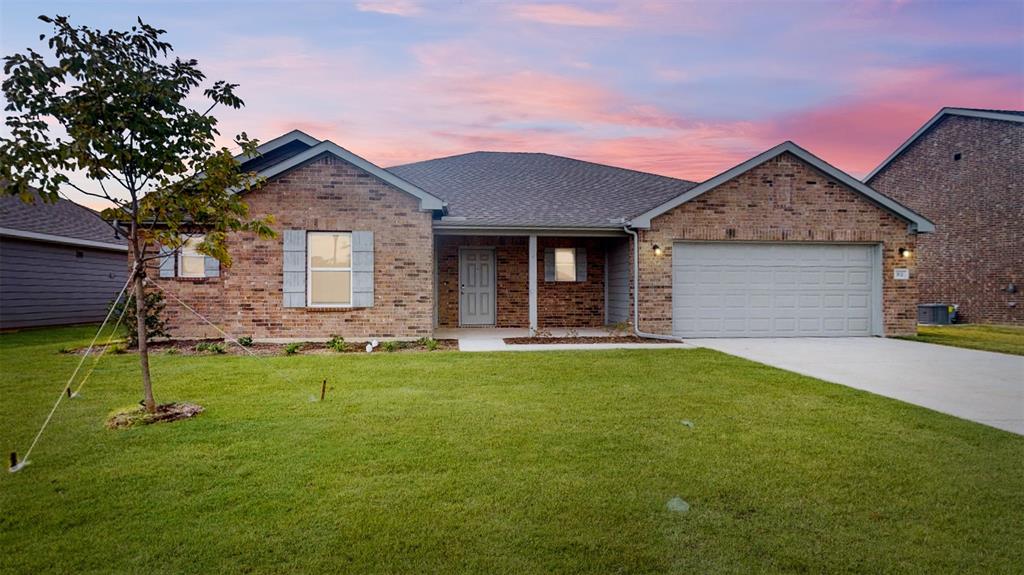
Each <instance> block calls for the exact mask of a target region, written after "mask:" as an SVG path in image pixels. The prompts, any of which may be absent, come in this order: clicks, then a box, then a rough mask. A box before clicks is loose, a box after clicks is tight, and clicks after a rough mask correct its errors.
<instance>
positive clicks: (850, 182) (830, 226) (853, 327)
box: [157, 131, 933, 339]
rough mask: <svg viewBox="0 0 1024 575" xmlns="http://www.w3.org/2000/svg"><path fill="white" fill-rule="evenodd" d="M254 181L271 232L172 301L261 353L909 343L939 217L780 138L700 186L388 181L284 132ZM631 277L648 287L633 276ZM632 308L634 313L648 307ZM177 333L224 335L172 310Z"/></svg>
mask: <svg viewBox="0 0 1024 575" xmlns="http://www.w3.org/2000/svg"><path fill="white" fill-rule="evenodd" d="M260 152H261V155H259V156H257V157H255V158H245V157H240V158H239V161H240V162H242V167H243V168H244V169H247V170H252V171H256V172H258V173H260V174H261V175H263V176H265V177H266V178H267V181H266V183H265V184H264V185H263V186H261V187H260V188H259V189H257V190H254V191H251V192H248V194H247V196H246V199H247V201H248V204H249V206H250V211H251V213H252V214H253V215H265V214H271V215H273V216H274V218H275V224H274V225H275V228H276V229H277V230H278V231H279V234H278V237H277V238H275V239H272V240H260V239H257V238H256V237H255V236H253V235H251V234H246V233H242V234H237V235H235V236H233V237H231V238H230V239H229V247H230V250H231V253H232V257H233V260H234V263H233V265H232V267H231V268H230V269H220V266H219V265H218V264H217V262H216V261H215V260H212V258H207V257H204V256H203V255H202V254H199V253H197V252H195V251H194V250H193V249H192V248H191V247H190V246H186V247H185V248H183V249H182V250H181V251H180V252H178V253H174V254H171V253H167V254H165V257H164V258H163V259H162V260H160V264H159V265H160V269H159V274H158V275H159V276H160V277H159V279H158V280H157V281H160V282H161V285H162V286H164V288H165V289H167V290H169V291H171V292H172V293H174V294H175V296H176V297H180V298H181V299H182V300H184V301H186V302H188V303H189V305H191V306H192V307H194V308H196V309H197V311H199V312H200V313H202V314H203V315H204V316H206V317H207V318H209V319H210V320H211V321H213V322H214V323H216V324H217V325H219V326H220V327H221V328H223V329H224V330H225V331H226V332H228V333H231V334H234V335H237V336H242V335H248V336H252V337H254V338H256V339H312V338H325V337H327V336H328V335H330V334H339V335H342V336H345V337H379V338H418V337H423V336H429V335H431V334H433V333H434V332H435V330H436V329H439V328H472V327H483V326H486V327H512V328H524V329H525V328H529V329H531V330H538V329H550V328H576V327H600V326H604V325H607V324H625V323H629V324H632V325H634V327H635V329H637V330H639V331H640V332H644V333H654V334H658V335H663V336H673V335H674V336H678V337H698V336H708V337H714V336H769V335H770V336H840V335H843V336H849V335H865V336H868V335H893V334H903V333H910V332H913V331H914V329H915V304H916V302H917V288H916V280H915V275H916V274H915V273H914V268H915V257H914V256H913V255H910V254H914V253H915V252H916V242H917V235H918V233H923V232H930V231H931V230H932V228H933V226H932V224H931V222H929V221H928V220H927V219H925V218H923V217H921V216H919V215H918V214H917V213H915V212H913V211H911V210H910V209H908V208H906V207H904V206H902V205H900V204H898V203H896V202H894V201H892V200H891V199H889V198H887V197H886V196H884V195H882V194H880V193H878V192H876V191H875V190H873V189H871V188H870V187H868V186H866V185H865V184H863V183H861V182H859V181H858V180H856V179H854V178H852V177H851V176H849V175H847V174H845V173H843V172H841V171H840V170H838V169H836V168H834V167H832V166H830V165H829V164H827V163H825V162H824V161H822V160H820V159H819V158H817V157H815V156H814V155H812V154H811V153H809V152H807V151H806V150H804V149H802V148H800V147H799V146H797V145H795V144H793V143H791V142H785V143H783V144H780V145H779V146H776V147H775V148H772V149H771V150H768V151H766V152H764V153H762V154H760V155H758V156H756V157H754V158H751V159H750V160H748V161H746V162H744V163H742V164H740V165H738V166H736V167H734V168H732V169H731V170H728V171H727V172H724V173H722V174H720V175H718V176H716V177H714V178H711V179H709V180H707V181H705V182H703V183H699V184H698V183H695V182H689V181H686V180H680V179H676V178H668V177H664V176H658V175H654V174H647V173H643V172H637V171H633V170H626V169H621V168H615V167H611V166H605V165H600V164H594V163H590V162H583V161H579V160H574V159H570V158H564V157H559V156H552V155H548V154H525V153H496V152H475V153H470V154H463V155H459V156H452V157H448V158H440V159H436V160H429V161H425V162H418V163H414V164H407V165H403V166H396V167H393V168H389V169H383V168H380V167H378V166H376V165H374V164H372V163H370V162H369V161H367V160H365V159H363V158H360V157H359V156H356V155H355V154H353V153H351V152H349V151H348V150H345V149H344V148H341V147H340V146H337V145H335V144H333V143H331V142H328V141H319V140H317V139H315V138H313V137H311V136H309V135H306V134H304V133H302V132H298V131H295V132H291V133H289V134H286V135H284V136H281V137H279V138H277V139H275V140H272V141H270V142H268V143H266V144H264V145H263V146H261V147H260ZM637 272H638V273H637ZM637 304H639V305H637ZM167 319H168V323H169V327H170V329H171V332H172V334H173V335H174V336H176V337H197V336H213V335H216V333H215V332H213V331H212V328H209V327H207V326H205V325H204V324H203V323H202V322H201V321H199V320H198V319H197V318H196V317H195V316H193V315H191V313H190V312H188V311H186V310H185V309H183V308H182V307H180V306H178V305H176V304H175V302H174V301H170V302H169V303H168V306H167Z"/></svg>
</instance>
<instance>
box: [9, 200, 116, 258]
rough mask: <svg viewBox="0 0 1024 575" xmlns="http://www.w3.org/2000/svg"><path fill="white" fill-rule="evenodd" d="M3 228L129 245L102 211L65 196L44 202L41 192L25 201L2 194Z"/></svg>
mask: <svg viewBox="0 0 1024 575" xmlns="http://www.w3.org/2000/svg"><path fill="white" fill-rule="evenodd" d="M0 228H7V229H12V230H19V231H23V232H31V233H36V234H46V235H50V236H61V237H64V238H73V239H77V240H86V241H90V242H101V243H105V244H116V245H123V246H127V245H128V243H127V242H126V241H125V240H124V239H123V238H121V239H117V238H115V237H114V230H113V229H112V228H111V227H110V226H109V225H107V224H106V223H105V222H104V221H103V220H101V219H100V216H99V214H97V213H96V212H94V211H92V210H90V209H89V208H86V207H84V206H80V205H78V204H76V203H74V202H70V201H68V200H65V199H60V200H57V203H55V204H50V203H46V202H44V201H43V200H42V199H40V198H39V197H38V196H37V197H36V198H35V201H34V202H33V203H25V202H23V201H21V199H20V198H18V197H17V196H8V195H0Z"/></svg>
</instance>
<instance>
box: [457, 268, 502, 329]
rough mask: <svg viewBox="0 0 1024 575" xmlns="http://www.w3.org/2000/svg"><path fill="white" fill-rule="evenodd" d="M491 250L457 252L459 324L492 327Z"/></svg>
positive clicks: (492, 273)
mask: <svg viewBox="0 0 1024 575" xmlns="http://www.w3.org/2000/svg"><path fill="white" fill-rule="evenodd" d="M494 279H495V275H494V250H490V249H462V250H461V251H460V252H459V323H460V324H461V325H494V320H495V305H494V296H495V289H494Z"/></svg>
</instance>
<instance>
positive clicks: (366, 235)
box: [352, 231, 373, 307]
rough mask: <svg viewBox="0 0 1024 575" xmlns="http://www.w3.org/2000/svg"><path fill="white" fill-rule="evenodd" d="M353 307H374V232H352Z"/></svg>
mask: <svg viewBox="0 0 1024 575" xmlns="http://www.w3.org/2000/svg"><path fill="white" fill-rule="evenodd" d="M352 307H373V232H355V231H354V232H352Z"/></svg>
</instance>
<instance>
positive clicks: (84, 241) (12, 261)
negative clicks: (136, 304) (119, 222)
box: [0, 196, 128, 330]
mask: <svg viewBox="0 0 1024 575" xmlns="http://www.w3.org/2000/svg"><path fill="white" fill-rule="evenodd" d="M127 252H128V247H127V243H126V242H125V241H124V240H123V239H121V238H118V237H115V235H114V231H113V229H111V227H110V226H108V225H107V224H106V223H105V222H103V221H102V220H101V219H100V217H99V215H98V214H97V213H96V212H94V211H92V210H90V209H88V208H85V207H82V206H79V205H78V204H75V203H74V202H69V201H67V200H63V199H62V200H60V201H58V202H57V203H55V204H50V203H45V202H43V201H42V200H41V199H39V198H36V200H35V202H33V203H25V202H22V201H21V200H20V199H19V198H17V197H9V196H0V329H5V330H6V329H17V328H23V327H34V326H45V325H67V324H76V323H90V322H98V321H102V320H103V316H104V315H105V314H106V312H107V308H108V306H109V305H110V302H111V300H113V299H114V296H116V295H117V292H118V291H119V290H120V289H121V287H122V286H123V285H124V282H125V281H126V280H127V279H128V275H127V274H128V269H127V261H128V260H127Z"/></svg>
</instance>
